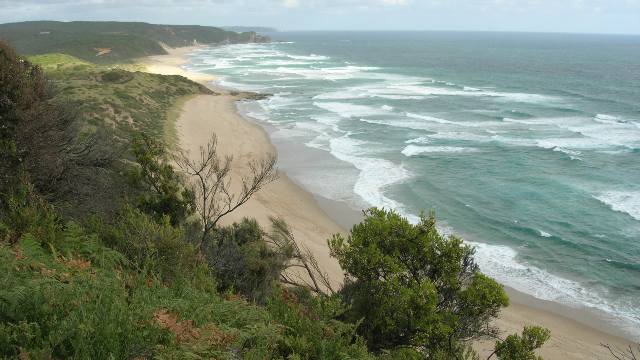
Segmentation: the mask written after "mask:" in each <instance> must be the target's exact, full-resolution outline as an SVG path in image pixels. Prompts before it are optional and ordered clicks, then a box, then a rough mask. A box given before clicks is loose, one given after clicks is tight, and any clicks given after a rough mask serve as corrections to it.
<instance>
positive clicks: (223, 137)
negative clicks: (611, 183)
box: [143, 48, 630, 359]
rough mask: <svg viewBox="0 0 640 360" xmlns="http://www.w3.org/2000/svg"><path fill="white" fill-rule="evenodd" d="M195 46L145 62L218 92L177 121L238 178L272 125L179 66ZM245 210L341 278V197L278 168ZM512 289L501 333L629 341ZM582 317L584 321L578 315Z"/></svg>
mask: <svg viewBox="0 0 640 360" xmlns="http://www.w3.org/2000/svg"><path fill="white" fill-rule="evenodd" d="M193 50H194V48H181V49H175V50H170V54H169V55H163V56H155V57H150V58H147V59H145V60H144V61H143V63H144V65H145V67H146V69H147V71H149V72H153V73H159V74H167V75H182V76H185V77H188V78H190V79H192V80H194V81H198V82H201V83H203V84H205V85H207V86H209V87H210V88H212V90H213V91H214V92H215V93H216V94H217V95H199V96H196V97H193V98H190V99H189V100H187V101H186V102H184V104H183V105H182V111H181V114H180V116H179V117H178V120H177V123H176V128H177V134H178V138H179V144H180V147H181V148H182V149H183V150H185V151H186V152H188V153H189V154H190V156H196V155H197V154H198V149H199V147H200V146H202V145H204V144H206V143H207V141H208V140H209V139H210V136H211V134H212V133H215V134H216V135H217V138H218V150H219V152H220V153H221V154H222V155H233V158H234V172H233V176H234V177H236V178H237V177H239V176H242V174H244V173H246V171H247V168H246V166H244V165H243V164H246V163H247V162H248V161H250V160H255V159H260V158H261V157H264V156H266V154H269V153H275V152H276V149H275V147H274V145H273V144H272V143H271V141H270V138H269V135H268V132H267V131H266V130H265V129H264V128H263V127H262V126H261V125H260V124H258V123H256V122H253V121H249V120H247V119H245V118H244V117H242V116H241V115H240V114H239V113H238V111H237V108H236V102H237V101H241V100H242V99H243V98H244V95H243V94H242V93H235V92H230V91H227V90H224V89H220V88H216V87H215V86H214V85H212V82H213V81H214V80H215V78H214V77H213V76H210V75H207V74H201V73H195V72H188V71H185V70H184V69H183V68H181V65H182V64H184V63H185V62H186V61H187V56H188V54H189V53H191V52H192V51H193ZM337 214H339V215H337ZM332 216H333V217H332ZM243 217H253V218H256V219H257V220H258V221H259V222H260V223H261V224H262V225H263V226H264V227H265V228H268V227H269V218H270V217H278V218H282V219H283V220H285V221H286V222H287V223H288V224H289V226H290V227H291V230H292V232H293V234H294V236H295V238H296V240H297V241H298V242H299V243H300V244H302V245H304V246H306V247H308V248H309V249H310V251H311V252H312V253H313V254H314V256H315V257H316V259H317V260H318V263H319V264H320V265H321V266H322V267H323V269H324V270H325V271H326V272H327V273H328V275H329V277H330V278H331V280H332V282H333V283H334V284H335V285H338V284H339V283H340V282H341V281H342V278H343V274H342V271H341V269H340V267H339V265H338V263H337V261H336V260H335V259H333V258H331V257H330V256H329V250H328V247H327V244H326V240H327V239H328V238H330V237H331V235H332V234H335V233H346V230H345V228H346V227H348V224H349V222H350V221H349V219H353V220H352V221H351V222H353V221H357V218H358V214H357V212H354V211H351V210H349V209H345V208H344V206H342V205H341V204H340V203H336V202H332V201H329V200H323V199H321V198H319V197H318V196H314V195H313V194H311V193H309V192H308V191H306V190H305V189H303V188H302V187H300V186H299V185H298V184H296V183H295V182H294V181H292V180H291V179H290V178H289V177H288V176H287V174H286V173H284V172H280V174H279V179H278V180H277V181H275V182H273V183H271V184H269V185H268V186H266V187H265V188H264V189H262V191H260V192H259V193H258V194H257V195H256V196H255V197H254V198H253V199H251V200H250V201H249V202H248V203H247V204H245V205H244V206H243V207H241V208H240V209H238V210H237V211H236V212H234V213H232V214H231V215H230V216H228V217H226V218H225V219H224V222H225V223H230V222H233V221H238V220H240V219H242V218H243ZM336 217H339V219H338V218H336ZM508 292H509V295H510V297H511V306H509V307H508V308H506V309H505V310H504V311H503V312H502V314H501V316H500V318H499V319H498V320H497V321H496V326H498V327H499V328H500V329H501V330H502V331H503V334H502V335H503V337H504V336H506V335H507V334H509V333H514V332H520V331H521V329H522V327H523V326H526V325H540V326H544V327H546V328H549V329H550V330H551V332H552V338H551V340H550V341H549V342H548V343H547V344H546V345H545V346H544V347H543V348H542V350H540V351H539V354H540V355H541V356H543V357H544V358H547V359H611V356H610V355H609V352H608V351H607V350H606V349H604V348H603V347H602V346H601V343H605V344H611V345H613V346H618V347H626V346H628V345H629V344H630V343H629V342H628V341H626V340H624V339H622V338H621V337H618V336H615V335H612V334H614V333H615V329H607V328H604V326H599V322H598V319H597V318H596V317H591V316H590V314H588V313H586V312H580V311H578V310H573V309H569V308H568V307H563V306H560V305H557V304H555V303H549V302H542V301H538V300H536V299H534V298H532V297H530V296H527V295H524V294H521V293H517V292H515V291H512V290H509V289H508ZM561 314H564V315H567V316H562V315H561ZM569 317H571V318H569ZM578 318H580V320H581V321H580V322H578V321H576V320H573V319H578ZM475 347H476V349H477V350H479V351H480V353H481V357H482V355H485V356H484V358H486V356H487V355H488V354H490V353H491V351H492V349H493V341H484V342H478V343H476V345H475Z"/></svg>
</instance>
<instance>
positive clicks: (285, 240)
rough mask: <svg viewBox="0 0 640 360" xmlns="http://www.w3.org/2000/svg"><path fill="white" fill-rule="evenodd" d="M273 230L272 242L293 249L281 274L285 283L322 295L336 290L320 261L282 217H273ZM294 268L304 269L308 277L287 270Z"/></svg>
mask: <svg viewBox="0 0 640 360" xmlns="http://www.w3.org/2000/svg"><path fill="white" fill-rule="evenodd" d="M271 224H272V232H271V234H269V235H268V237H267V238H268V239H269V240H270V242H271V243H272V244H273V245H275V246H276V247H279V248H284V247H289V248H291V250H292V253H291V260H290V262H289V264H287V268H286V269H285V271H284V272H283V273H282V275H281V276H280V280H281V281H282V282H283V283H284V284H288V285H294V286H299V287H303V288H306V289H308V290H311V291H312V292H314V293H316V294H320V295H329V294H334V293H335V291H334V290H333V287H332V286H331V282H330V281H329V275H328V274H327V273H326V272H324V271H322V268H321V267H320V265H319V264H318V261H317V260H316V258H315V257H314V256H313V254H312V253H311V251H310V250H309V249H308V248H307V247H305V246H301V245H299V244H298V243H297V242H296V240H295V238H294V236H293V234H292V233H291V230H290V229H289V227H288V226H287V224H286V223H285V222H284V221H283V220H282V219H276V218H273V217H272V218H271ZM292 268H301V269H304V273H306V275H307V276H306V277H304V276H301V275H299V274H298V273H297V272H295V271H287V270H288V269H292Z"/></svg>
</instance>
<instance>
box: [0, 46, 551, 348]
mask: <svg viewBox="0 0 640 360" xmlns="http://www.w3.org/2000/svg"><path fill="white" fill-rule="evenodd" d="M35 61H39V62H40V63H42V64H43V66H45V68H46V69H48V70H47V74H48V76H50V78H51V79H52V82H48V81H47V79H46V78H45V76H44V74H43V73H42V71H41V70H40V68H39V67H38V66H34V65H33V64H31V63H30V62H29V61H26V60H25V59H23V58H20V57H18V56H17V55H16V54H15V53H14V52H13V50H12V49H11V48H9V47H8V46H6V45H5V44H3V43H0V90H1V92H0V124H1V125H2V126H0V357H1V358H19V359H41V358H46V359H66V358H71V359H152V358H153V359H184V358H187V359H211V358H213V359H239V358H243V359H376V358H377V359H477V355H476V354H475V353H474V352H473V351H472V350H471V349H470V347H469V342H470V341H471V340H472V339H475V338H477V337H481V336H485V335H496V334H495V332H493V331H490V330H491V329H490V328H489V321H491V320H492V319H493V317H495V316H496V315H497V313H498V311H499V310H500V308H501V307H503V306H505V305H506V303H507V298H506V296H505V294H504V292H503V290H502V287H501V286H499V285H498V284H497V283H495V281H493V280H491V279H489V278H487V277H486V276H484V275H482V274H480V273H479V272H478V270H477V267H476V266H475V265H474V262H473V251H472V249H470V248H469V247H467V246H465V245H464V244H462V242H461V241H460V240H459V239H457V238H455V237H450V238H445V237H443V236H441V235H440V234H439V233H438V232H437V230H436V228H435V220H434V219H433V217H429V218H426V217H425V218H423V219H422V222H421V223H420V224H418V225H411V224H410V223H408V222H407V220H406V219H403V218H402V217H400V216H398V215H397V214H395V213H393V212H386V211H382V210H377V209H371V210H369V211H368V212H367V217H366V219H365V220H364V221H363V222H362V223H361V224H359V225H356V226H355V227H354V228H353V229H352V231H351V234H350V236H349V237H348V238H346V239H345V238H343V237H340V236H336V237H334V238H333V239H332V240H331V241H330V246H331V249H332V251H333V252H334V255H335V256H336V257H337V258H338V259H339V261H340V263H341V264H342V266H343V268H344V269H345V271H346V272H347V273H348V275H349V278H348V282H347V284H346V286H344V287H343V288H342V289H340V290H338V291H337V292H333V291H332V290H331V288H330V286H328V285H327V283H326V281H323V276H322V272H321V269H319V268H318V267H317V263H316V262H315V261H314V260H313V259H312V258H311V257H310V255H309V253H308V252H306V251H304V250H303V249H301V248H300V247H298V245H297V244H296V242H295V239H294V238H293V236H292V235H291V232H290V231H289V230H288V228H287V226H286V224H285V223H284V222H283V221H282V220H279V219H273V227H274V229H273V231H271V232H270V233H267V232H266V231H264V229H262V228H261V227H260V225H259V224H258V223H257V222H256V221H255V220H252V219H245V220H243V221H241V222H239V223H236V224H232V225H230V226H221V225H219V223H218V220H220V218H221V217H223V216H225V215H226V214H228V213H229V212H231V211H233V209H235V208H236V207H237V206H240V205H242V204H243V201H244V200H245V199H246V198H248V197H250V196H251V195H252V194H254V193H255V192H256V191H258V190H259V189H260V187H261V186H262V185H264V184H265V183H266V182H268V181H269V179H272V177H271V176H272V174H273V173H274V168H273V165H274V160H273V159H271V158H268V159H266V160H265V161H264V162H262V163H260V162H257V163H251V164H249V165H250V167H251V169H252V170H253V172H252V174H251V175H250V176H248V177H247V178H245V179H242V184H241V185H242V186H240V187H241V188H242V189H243V190H242V191H241V192H240V193H239V194H235V196H237V197H234V196H231V193H230V190H229V189H231V186H230V185H229V182H230V181H231V180H230V179H229V178H228V177H227V174H228V171H229V169H230V167H231V161H230V160H227V161H225V160H224V159H220V158H219V157H218V154H217V153H216V150H215V137H213V138H212V139H213V140H212V143H210V144H209V146H208V148H207V149H203V151H202V159H201V160H202V161H192V162H190V163H188V164H186V165H187V167H188V168H189V169H190V170H189V171H190V172H189V171H187V174H189V175H190V176H193V177H194V178H197V179H200V180H201V187H200V188H195V189H194V188H193V187H192V186H190V183H189V182H188V181H185V180H184V179H183V178H182V175H181V174H179V173H176V172H175V170H174V167H172V166H170V163H171V158H170V157H169V154H168V151H167V149H166V147H165V145H163V144H162V143H159V142H157V140H155V139H162V138H163V134H162V130H163V128H164V126H163V122H164V121H166V118H167V114H168V112H169V109H170V107H171V104H172V103H175V102H176V101H178V100H180V99H182V98H184V96H189V95H192V94H195V93H201V92H204V91H205V90H204V89H203V88H201V87H200V86H199V85H197V84H194V83H192V82H190V81H188V80H187V79H184V78H181V77H167V76H159V75H151V74H144V73H139V72H129V71H125V70H122V69H104V68H100V67H96V66H93V65H87V64H85V63H83V62H82V61H78V60H77V59H73V58H70V57H66V56H60V55H49V56H43V57H37V58H35ZM51 84H53V86H50V85H51ZM78 100H82V101H81V102H76V101H78ZM123 114H126V115H123ZM116 115H118V116H116ZM114 148H115V149H116V150H118V151H113V149H114ZM220 189H222V190H220ZM194 194H198V195H199V196H194ZM203 194H204V195H203ZM225 198H226V200H225ZM202 199H204V201H202V202H201V204H200V205H197V203H198V201H200V200H202ZM96 203H97V204H96ZM88 209H90V210H88ZM297 269H303V270H302V273H301V274H302V275H304V274H306V275H308V277H309V278H310V280H311V281H310V282H311V283H312V284H313V285H312V286H309V285H307V284H306V283H304V282H303V283H296V282H295V281H293V280H292V279H294V277H293V276H288V275H290V274H291V271H293V270H297ZM323 284H324V286H323ZM548 337H549V333H548V331H546V330H544V329H540V328H537V327H533V328H525V330H524V331H523V333H522V335H511V336H509V337H507V338H506V339H505V340H504V341H498V342H497V343H496V348H495V353H494V355H495V356H497V358H499V359H502V360H520V359H524V360H526V359H536V357H535V356H536V355H535V353H534V351H535V350H536V349H538V348H539V347H540V346H542V344H543V343H544V342H545V341H546V340H547V339H548ZM492 356H493V355H492Z"/></svg>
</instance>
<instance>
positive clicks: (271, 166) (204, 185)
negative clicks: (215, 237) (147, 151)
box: [176, 134, 277, 246]
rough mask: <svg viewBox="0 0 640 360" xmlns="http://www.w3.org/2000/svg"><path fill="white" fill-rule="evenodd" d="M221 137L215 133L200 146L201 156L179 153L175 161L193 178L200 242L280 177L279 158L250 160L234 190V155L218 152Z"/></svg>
mask: <svg viewBox="0 0 640 360" xmlns="http://www.w3.org/2000/svg"><path fill="white" fill-rule="evenodd" d="M217 146H218V138H217V136H216V135H215V134H212V135H211V139H210V140H209V142H208V143H207V145H206V146H201V147H200V155H199V156H198V157H197V158H196V159H193V160H191V159H189V157H188V156H186V155H185V154H180V155H179V156H178V158H177V159H176V162H177V164H178V166H180V168H181V169H182V170H183V171H184V172H185V173H186V174H187V175H189V176H190V177H191V178H192V180H193V181H192V186H193V191H194V194H195V196H196V212H197V213H198V215H200V217H201V219H202V225H203V228H202V229H203V231H202V238H201V240H200V244H198V246H200V245H202V243H203V242H204V241H205V239H206V238H207V236H208V235H209V234H210V233H211V231H212V230H213V229H215V227H216V225H217V224H218V222H219V221H220V219H222V218H223V217H225V216H226V215H229V214H230V213H232V212H233V211H235V210H236V209H237V208H239V207H240V206H242V205H243V204H244V203H246V202H247V201H249V199H250V198H251V197H252V196H253V195H254V194H255V193H256V192H258V191H259V190H260V189H262V188H263V187H264V186H265V185H267V184H269V183H270V182H272V181H274V180H276V179H277V172H276V157H275V155H273V154H269V155H267V156H266V157H265V158H264V159H262V160H258V161H250V162H249V163H247V167H248V169H249V170H248V174H246V175H243V176H241V177H240V183H241V187H240V190H239V191H237V192H234V191H233V189H232V176H231V169H232V163H233V157H232V156H226V157H224V158H222V157H221V156H220V155H219V154H218V151H217Z"/></svg>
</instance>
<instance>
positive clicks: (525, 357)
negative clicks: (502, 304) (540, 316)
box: [495, 326, 551, 360]
mask: <svg viewBox="0 0 640 360" xmlns="http://www.w3.org/2000/svg"><path fill="white" fill-rule="evenodd" d="M550 337H551V333H550V332H549V330H547V329H544V328H541V327H539V326H533V327H525V328H524V330H523V331H522V336H521V335H517V334H513V335H509V336H507V338H506V339H505V340H504V341H498V342H496V348H495V349H496V350H495V354H496V355H497V356H498V359H500V360H542V358H541V357H539V356H537V355H536V354H535V350H536V349H539V348H540V347H542V345H543V344H544V343H545V342H546V341H547V340H549V338H550Z"/></svg>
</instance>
